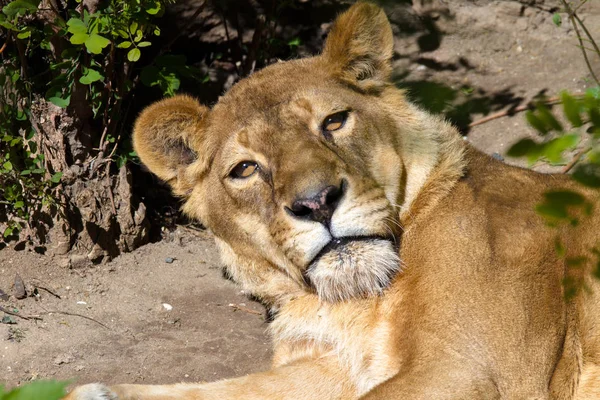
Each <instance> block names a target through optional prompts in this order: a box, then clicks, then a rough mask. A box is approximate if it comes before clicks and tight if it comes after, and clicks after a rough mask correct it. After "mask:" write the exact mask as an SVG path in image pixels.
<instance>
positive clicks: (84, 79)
mask: <svg viewBox="0 0 600 400" xmlns="http://www.w3.org/2000/svg"><path fill="white" fill-rule="evenodd" d="M103 79H104V76H103V75H102V74H101V73H100V72H98V71H96V70H95V69H92V68H86V70H85V72H84V74H83V75H82V76H81V78H79V82H81V83H82V84H84V85H89V84H91V83H94V82H97V81H100V80H103Z"/></svg>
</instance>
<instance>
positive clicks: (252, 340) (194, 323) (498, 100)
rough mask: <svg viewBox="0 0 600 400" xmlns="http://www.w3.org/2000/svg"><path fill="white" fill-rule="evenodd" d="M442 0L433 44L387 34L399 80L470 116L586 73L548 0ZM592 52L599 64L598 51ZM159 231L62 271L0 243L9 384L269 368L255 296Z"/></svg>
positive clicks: (516, 133)
mask: <svg viewBox="0 0 600 400" xmlns="http://www.w3.org/2000/svg"><path fill="white" fill-rule="evenodd" d="M446 3H451V5H444V3H442V2H440V3H437V4H438V5H441V7H440V10H441V11H440V12H439V18H436V19H434V20H433V21H432V23H433V24H434V30H437V31H440V32H443V35H441V45H440V46H439V48H437V49H436V50H434V51H430V52H422V51H419V47H418V46H417V42H418V38H417V36H415V35H403V34H401V32H399V33H398V37H397V43H396V49H397V52H398V57H397V61H396V73H397V75H398V76H399V77H401V78H402V81H403V82H406V83H408V84H409V86H412V87H414V88H416V87H419V86H418V85H420V84H421V85H422V84H423V82H437V86H435V87H434V90H435V91H439V93H440V96H442V95H443V93H444V90H445V88H451V89H454V90H458V91H459V93H461V94H460V96H459V97H457V98H456V99H454V100H453V101H454V102H455V103H458V104H464V105H465V106H464V107H465V109H467V110H469V112H468V113H467V114H468V116H467V117H468V118H470V120H476V119H478V118H480V117H481V116H482V115H481V113H478V112H477V110H478V108H477V107H479V106H481V105H485V106H486V107H485V108H487V112H495V111H498V110H500V109H503V108H506V107H508V106H511V105H513V106H514V105H517V104H521V103H522V102H524V101H527V100H529V99H531V98H532V97H533V96H534V95H536V94H538V93H540V92H545V93H546V94H547V95H548V96H553V95H555V94H556V93H558V91H559V90H561V89H568V90H570V91H573V92H575V93H578V92H581V91H584V90H585V88H586V87H588V86H589V85H591V82H589V81H588V80H586V78H585V77H586V76H587V73H586V69H585V65H584V63H583V60H582V58H581V56H580V50H579V49H578V48H577V47H575V39H574V34H573V32H572V30H570V29H569V28H568V26H567V25H568V24H565V25H563V27H561V28H557V27H555V26H554V25H553V24H552V22H551V15H552V14H551V12H550V10H552V7H553V6H555V5H556V4H557V3H554V2H549V1H545V2H544V1H539V0H537V1H536V0H531V1H522V2H518V1H496V2H489V1H463V0H461V1H456V2H454V1H452V2H449V1H448V2H446ZM434 4H436V3H434ZM526 4H530V5H526ZM447 7H450V9H448V8H447ZM445 14H449V15H450V17H449V18H447V17H446V16H445ZM391 16H392V20H393V19H394V17H395V16H394V10H393V9H392V10H391ZM581 16H582V17H583V18H584V20H585V21H586V23H587V26H588V27H589V28H590V29H591V30H592V33H593V34H595V36H596V37H600V5H599V4H598V2H590V4H589V6H588V7H587V8H585V9H583V11H582V13H581ZM594 63H595V65H596V66H597V67H598V68H599V71H600V61H599V60H594ZM421 87H422V86H421ZM414 90H416V89H414ZM436 93H437V92H436ZM449 101H450V100H449ZM529 132H530V131H529V130H528V128H527V126H526V123H525V122H524V117H523V114H518V115H516V116H513V117H505V118H500V119H497V120H494V121H491V122H489V123H486V124H483V125H480V126H477V127H475V128H473V129H472V130H471V131H470V132H468V136H467V140H469V141H471V142H472V143H473V144H474V145H475V146H476V147H478V148H480V149H483V150H484V151H486V152H488V153H494V152H496V153H499V154H504V153H505V151H506V149H507V148H508V146H509V145H510V144H511V143H513V142H514V141H516V140H517V139H518V138H520V137H523V136H525V135H527V134H528V133H529ZM165 236H166V237H167V239H165V240H163V241H162V242H160V243H155V244H150V245H147V246H144V247H142V248H140V249H138V250H136V251H135V252H133V253H130V254H125V255H122V256H120V257H118V258H116V259H115V260H113V261H112V262H110V263H108V264H104V265H99V266H95V267H89V268H85V269H74V270H69V269H65V268H62V267H61V266H60V265H61V260H59V259H53V258H51V257H49V256H42V255H39V254H36V253H33V252H26V251H15V250H13V249H11V248H10V247H8V248H5V249H4V250H2V251H0V289H2V290H3V291H5V292H7V293H9V294H12V293H13V288H12V285H13V282H14V277H15V274H17V273H18V274H19V275H20V276H21V277H22V278H23V280H24V281H25V282H26V284H27V285H28V286H30V287H31V286H32V285H33V286H37V287H38V291H39V297H28V298H26V299H23V300H17V299H15V298H14V297H12V296H11V297H10V298H9V299H8V300H0V306H2V307H4V308H7V309H8V310H14V309H17V310H18V314H19V315H22V316H30V317H32V316H38V317H39V318H41V320H35V319H30V320H24V319H21V318H19V317H13V318H14V320H15V321H16V322H17V323H16V324H0V383H5V384H6V385H8V386H9V387H10V386H14V385H19V384H22V383H23V382H26V381H28V380H30V379H34V378H51V379H76V381H77V382H78V383H86V382H91V381H104V382H107V383H117V382H131V383H141V382H144V383H172V382H186V381H199V380H215V379H220V378H224V377H231V376H236V375H241V374H246V373H250V372H253V371H258V370H262V369H265V368H268V366H269V359H270V356H271V350H270V344H269V338H268V335H267V334H266V330H267V327H268V324H267V323H266V322H265V321H264V317H263V310H262V307H261V306H260V305H258V304H256V303H254V302H252V301H250V300H248V299H247V298H246V297H245V295H244V293H242V292H241V291H240V290H239V289H238V288H236V287H235V286H234V285H233V284H232V283H230V282H229V281H227V280H225V279H223V277H222V275H221V271H220V266H219V261H218V256H217V254H216V252H215V247H214V245H213V243H212V240H211V238H210V235H209V234H208V233H202V232H200V233H199V232H195V231H191V230H189V229H187V228H179V229H178V230H177V231H175V232H173V233H169V234H167V235H165ZM167 258H172V259H173V262H172V263H168V262H166V260H167ZM44 288H45V289H48V290H50V291H51V292H53V293H55V294H56V295H58V296H60V299H59V298H58V297H55V296H54V295H52V294H50V293H49V292H48V291H46V290H45V289H44ZM165 304H166V305H165ZM170 307H172V309H170V310H168V309H167V308H170ZM75 314H76V315H75ZM1 317H2V313H0V318H1ZM88 318H92V319H93V320H90V319H88Z"/></svg>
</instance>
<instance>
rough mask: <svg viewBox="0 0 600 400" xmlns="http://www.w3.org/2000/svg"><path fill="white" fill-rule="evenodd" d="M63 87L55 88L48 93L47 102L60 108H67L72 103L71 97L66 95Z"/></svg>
mask: <svg viewBox="0 0 600 400" xmlns="http://www.w3.org/2000/svg"><path fill="white" fill-rule="evenodd" d="M62 90H63V88H62V87H61V86H58V85H57V86H53V87H51V88H50V89H48V91H47V92H46V100H48V101H49V102H51V103H52V104H54V105H55V106H58V107H60V108H66V107H68V106H69V104H70V103H71V95H70V94H69V95H64V94H63V92H62Z"/></svg>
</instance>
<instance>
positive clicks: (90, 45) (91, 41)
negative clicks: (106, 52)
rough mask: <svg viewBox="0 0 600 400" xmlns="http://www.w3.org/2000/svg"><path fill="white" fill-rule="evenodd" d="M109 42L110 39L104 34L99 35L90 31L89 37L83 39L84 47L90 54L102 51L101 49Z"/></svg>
mask: <svg viewBox="0 0 600 400" xmlns="http://www.w3.org/2000/svg"><path fill="white" fill-rule="evenodd" d="M109 44H110V40H108V39H107V38H105V37H104V36H100V35H98V34H97V33H92V34H91V35H90V37H89V38H88V39H87V40H86V41H85V47H86V48H87V50H88V51H89V52H90V53H92V54H100V53H102V49H104V48H105V47H106V46H108V45H109Z"/></svg>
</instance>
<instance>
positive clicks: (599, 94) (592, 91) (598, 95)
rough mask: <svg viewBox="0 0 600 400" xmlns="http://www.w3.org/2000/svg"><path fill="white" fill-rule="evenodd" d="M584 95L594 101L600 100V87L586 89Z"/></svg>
mask: <svg viewBox="0 0 600 400" xmlns="http://www.w3.org/2000/svg"><path fill="white" fill-rule="evenodd" d="M585 93H586V94H587V95H590V96H592V97H593V98H595V99H600V86H594V87H591V88H588V89H587V90H586V91H585Z"/></svg>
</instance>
